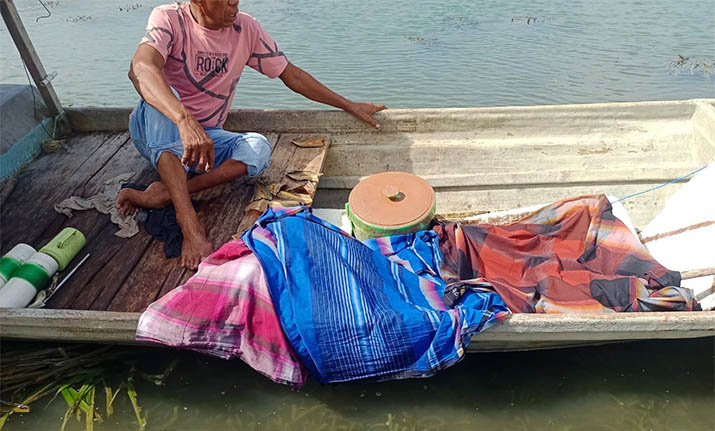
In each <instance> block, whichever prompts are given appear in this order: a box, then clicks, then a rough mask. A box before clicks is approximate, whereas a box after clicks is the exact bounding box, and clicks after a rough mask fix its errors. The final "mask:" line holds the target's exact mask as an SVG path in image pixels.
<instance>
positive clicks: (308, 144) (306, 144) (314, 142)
mask: <svg viewBox="0 0 715 431" xmlns="http://www.w3.org/2000/svg"><path fill="white" fill-rule="evenodd" d="M290 142H291V143H292V144H293V145H296V146H298V147H300V148H320V147H322V146H323V145H325V141H323V139H322V138H321V139H308V140H305V141H298V140H293V141H290Z"/></svg>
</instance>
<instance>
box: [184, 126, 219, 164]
mask: <svg viewBox="0 0 715 431" xmlns="http://www.w3.org/2000/svg"><path fill="white" fill-rule="evenodd" d="M178 127H179V135H180V136H181V142H182V143H183V144H184V157H182V158H181V164H182V165H185V166H188V167H189V168H193V167H194V166H196V172H202V171H206V172H209V171H211V169H213V166H214V142H213V140H211V138H209V135H207V134H206V131H205V130H204V128H203V127H201V125H200V124H199V122H198V121H196V119H195V118H194V117H193V116H191V115H189V116H188V117H186V119H184V120H182V121H179V123H178ZM197 163H198V165H197Z"/></svg>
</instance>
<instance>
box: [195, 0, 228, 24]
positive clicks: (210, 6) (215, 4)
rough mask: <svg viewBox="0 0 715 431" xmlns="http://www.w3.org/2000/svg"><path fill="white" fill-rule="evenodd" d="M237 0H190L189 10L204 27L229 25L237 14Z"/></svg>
mask: <svg viewBox="0 0 715 431" xmlns="http://www.w3.org/2000/svg"><path fill="white" fill-rule="evenodd" d="M238 2H239V0H191V6H192V8H191V11H192V12H193V13H194V15H195V16H194V17H195V18H196V20H197V21H198V22H199V24H201V25H202V26H204V27H207V28H210V29H219V28H224V27H231V26H232V25H233V22H234V20H235V19H236V15H237V14H238ZM196 15H200V17H199V16H196Z"/></svg>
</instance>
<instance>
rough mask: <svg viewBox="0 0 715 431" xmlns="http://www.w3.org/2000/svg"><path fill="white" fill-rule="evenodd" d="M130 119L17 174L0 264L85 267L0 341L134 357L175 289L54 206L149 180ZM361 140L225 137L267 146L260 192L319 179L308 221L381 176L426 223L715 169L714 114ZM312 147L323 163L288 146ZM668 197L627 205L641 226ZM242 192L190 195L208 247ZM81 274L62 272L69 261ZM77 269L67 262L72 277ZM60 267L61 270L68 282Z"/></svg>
mask: <svg viewBox="0 0 715 431" xmlns="http://www.w3.org/2000/svg"><path fill="white" fill-rule="evenodd" d="M129 112H130V110H129V109H114V108H81V109H76V108H75V109H68V110H67V111H66V113H67V116H68V119H69V121H70V123H71V125H72V129H73V131H74V135H73V136H72V137H71V138H69V139H68V140H67V142H66V147H65V149H63V150H62V151H60V152H57V153H52V154H45V155H43V156H41V157H40V158H38V159H37V160H35V161H34V162H32V163H31V164H30V165H29V166H28V167H27V168H25V169H24V170H23V171H22V172H21V173H20V174H18V175H17V184H16V186H15V188H14V191H13V192H12V193H11V194H10V195H9V197H8V198H7V200H6V201H5V204H4V205H3V207H2V210H1V216H2V219H1V223H2V230H3V244H2V251H3V252H5V251H7V249H9V248H10V247H11V246H12V245H13V244H15V243H17V242H26V243H30V244H35V245H39V244H42V243H44V242H45V241H46V240H48V239H49V238H51V237H52V236H53V235H54V234H56V233H57V232H59V230H60V229H61V228H62V227H64V226H74V227H77V228H79V229H80V230H81V231H83V232H84V233H85V235H86V236H87V240H88V245H87V247H86V250H85V251H83V252H82V255H83V254H85V253H90V254H91V257H90V259H89V260H87V262H86V263H85V264H84V265H83V266H82V267H80V268H79V269H78V271H77V272H76V273H75V274H74V275H73V277H72V278H71V279H70V280H69V281H68V283H67V284H66V285H65V286H63V287H62V289H61V290H60V291H58V293H57V294H56V295H55V296H54V297H53V298H52V300H51V301H50V302H49V304H48V307H47V308H44V309H1V310H0V337H5V338H18V339H34V340H62V341H82V342H102V343H135V340H134V332H135V329H136V324H137V319H138V317H139V313H140V312H141V311H142V310H144V309H145V307H146V306H147V305H148V304H149V303H151V302H152V301H154V300H156V299H157V298H158V297H160V296H161V295H163V294H164V293H166V292H168V291H169V290H171V289H173V288H174V287H176V286H178V285H179V284H181V283H182V282H183V281H184V280H186V279H187V278H188V277H189V276H190V275H191V273H190V272H188V271H184V270H183V269H182V268H181V267H180V265H179V264H178V262H177V259H173V260H166V259H165V258H164V256H163V252H162V245H161V243H158V242H156V241H154V240H153V239H152V238H151V237H150V236H149V235H147V234H146V233H144V232H141V233H139V234H137V235H136V236H135V237H132V238H130V239H121V238H117V237H115V236H114V235H113V234H114V232H115V231H116V227H115V226H114V225H112V224H111V223H110V222H109V217H108V216H105V215H100V214H98V213H96V212H94V211H86V212H81V213H77V214H76V215H75V216H74V217H72V218H71V219H67V218H66V217H65V216H62V215H59V214H57V213H56V212H55V211H54V210H53V204H55V203H56V202H58V201H60V200H62V199H65V198H67V197H69V196H71V195H82V196H90V195H92V194H95V193H97V192H99V191H100V190H101V188H102V184H103V182H104V181H106V180H107V179H110V178H113V177H115V176H117V175H119V174H122V173H126V172H134V173H135V176H134V180H135V181H136V182H143V183H148V182H150V181H153V180H154V179H156V178H157V177H156V174H155V173H154V172H153V170H152V169H151V167H150V166H149V164H148V163H147V162H145V161H144V160H143V159H142V158H141V157H140V156H139V154H138V153H137V152H136V150H135V149H134V147H133V145H132V143H131V140H130V139H129V137H128V133H127V118H128V115H129ZM378 117H379V120H380V123H381V126H382V127H381V129H380V130H379V131H378V130H373V129H371V128H369V127H367V126H365V125H363V124H361V123H359V122H357V121H356V120H354V119H353V118H352V117H350V116H349V115H347V114H345V113H342V112H336V111H255V110H251V111H246V110H243V111H233V112H231V114H230V115H229V118H228V121H227V123H226V128H227V129H229V130H242V131H248V130H251V131H257V132H261V133H264V134H265V135H266V136H268V137H269V139H270V141H271V142H272V143H273V144H274V150H273V159H272V165H271V168H270V169H269V170H268V171H266V172H265V173H264V174H263V175H262V176H261V178H260V181H262V182H264V183H266V184H270V183H275V182H281V181H283V180H284V178H285V173H286V172H287V171H290V170H294V169H297V170H321V169H322V170H323V172H324V175H323V176H322V177H321V179H320V182H319V185H318V189H317V194H316V195H315V199H314V206H315V207H319V208H342V207H343V205H344V203H345V201H346V199H347V195H348V193H349V190H350V189H351V188H352V187H353V186H354V185H355V184H356V183H357V182H358V181H359V180H360V178H362V177H364V176H367V175H370V174H373V173H377V172H382V171H387V170H394V171H405V172H412V173H415V174H417V175H420V176H422V177H423V178H425V179H427V180H428V181H429V182H430V183H431V184H432V186H433V187H434V188H435V191H436V194H437V205H438V207H437V212H438V213H440V214H442V215H448V216H449V217H452V218H461V217H465V216H468V215H473V214H479V213H484V212H491V211H498V210H507V209H511V208H518V207H525V206H529V205H534V204H540V203H547V202H552V201H556V200H558V199H561V198H565V197H569V196H575V195H581V194H591V193H601V192H602V193H607V194H609V195H613V196H619V197H620V196H625V195H628V194H631V193H634V192H638V191H641V190H644V189H647V188H649V187H652V186H655V185H658V184H662V183H665V182H667V181H669V180H672V179H674V178H677V177H680V176H681V175H683V174H684V173H687V172H691V171H693V170H695V169H697V168H699V167H701V166H703V165H704V164H705V163H707V162H708V161H711V160H713V157H715V99H707V100H705V99H698V100H686V101H665V102H639V103H607V104H588V105H564V106H535V107H504V108H467V109H461V108H460V109H417V110H388V111H385V112H383V113H380V114H379V115H378ZM309 138H322V139H324V141H325V142H326V145H325V146H324V147H322V148H298V147H296V146H295V145H292V144H291V141H293V140H295V139H309ZM680 186H681V185H680V184H674V185H671V186H668V187H664V188H660V189H658V190H655V191H653V192H650V193H646V194H644V195H641V196H638V197H636V198H633V199H630V200H627V201H625V206H626V208H627V209H628V211H629V214H630V216H631V218H632V220H633V222H634V224H635V225H636V227H643V226H645V224H646V223H647V222H648V221H649V220H650V219H651V218H652V217H653V216H654V215H655V214H656V213H657V212H658V211H659V210H660V209H661V208H662V206H663V205H664V203H665V200H666V198H667V197H668V195H670V194H672V193H673V192H674V191H675V190H677V189H678V187H680ZM253 195H254V186H253V185H252V184H251V183H240V182H237V183H235V184H230V185H226V186H224V187H220V188H217V189H216V190H211V191H207V192H204V193H202V194H200V195H198V196H197V199H198V200H199V201H200V203H201V209H200V217H201V218H202V219H203V220H204V221H205V223H206V225H207V229H208V235H209V238H210V239H211V240H212V241H213V242H214V243H215V244H216V245H218V244H221V243H223V242H225V241H227V240H228V239H230V237H231V235H232V234H235V233H236V232H237V231H240V230H241V229H242V228H245V227H246V226H248V225H249V224H250V223H251V222H252V220H253V219H254V218H255V214H253V213H251V212H250V211H249V212H246V207H247V206H248V205H249V204H250V202H251V201H252V200H253ZM79 260H80V259H75V261H79ZM74 264H75V265H76V262H75V263H74ZM71 269H72V268H71V267H70V268H69V269H68V270H71ZM713 335H715V312H712V311H709V312H687V313H685V312H672V313H609V314H564V315H534V314H517V315H514V316H512V317H510V318H509V319H507V320H506V321H505V322H503V323H501V324H500V325H497V326H496V327H494V328H491V329H489V330H487V331H485V332H483V333H481V334H478V335H476V336H475V337H474V338H473V340H472V343H471V345H470V350H472V351H505V350H529V349H541V348H555V347H568V346H580V345H591V344H602V343H610V342H622V341H630V340H639V339H655V338H662V339H666V338H692V337H711V336H713Z"/></svg>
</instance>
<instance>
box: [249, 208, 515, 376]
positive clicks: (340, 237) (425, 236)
mask: <svg viewBox="0 0 715 431" xmlns="http://www.w3.org/2000/svg"><path fill="white" fill-rule="evenodd" d="M242 239H243V240H244V241H245V243H246V244H247V245H248V247H249V248H251V249H252V250H253V252H254V253H255V254H256V256H257V257H258V260H259V261H260V262H261V265H262V267H263V269H264V272H265V274H266V281H267V284H268V288H269V291H270V294H271V297H272V300H273V304H274V307H275V309H276V314H277V315H278V319H279V320H280V322H281V326H282V328H283V331H284V332H285V335H286V337H287V339H288V341H289V342H290V344H291V345H292V347H293V349H294V350H295V352H296V354H297V355H298V357H299V358H300V360H301V362H302V363H303V365H305V367H306V368H307V369H308V370H310V372H311V373H312V374H313V376H314V377H315V379H316V380H318V381H320V382H323V383H329V382H342V381H349V380H356V379H364V378H379V379H390V378H406V377H426V376H430V375H432V374H434V373H435V372H436V371H438V370H440V369H442V368H446V367H448V366H450V365H452V364H454V363H456V362H457V361H459V360H460V359H461V358H462V357H463V355H464V350H465V348H466V347H467V345H468V344H469V340H470V337H471V336H472V335H473V334H474V333H476V332H479V331H481V330H483V329H486V328H488V327H490V326H492V325H493V324H495V323H496V322H497V321H498V320H500V319H501V318H503V317H506V315H507V314H508V310H507V308H506V305H505V304H504V302H503V301H502V300H501V298H500V297H499V296H498V295H496V294H495V293H493V292H486V291H481V292H480V291H471V292H469V293H467V294H465V295H464V297H463V298H462V300H461V301H460V302H459V303H458V304H457V305H456V306H455V307H454V308H448V307H447V306H446V305H445V304H444V302H443V301H442V300H441V295H442V294H443V293H444V283H443V282H442V280H441V279H440V277H439V274H438V272H437V271H438V270H439V267H440V263H441V256H440V253H439V245H438V240H439V238H438V237H437V235H436V234H435V233H434V232H431V231H422V232H418V233H417V234H409V235H402V236H396V237H389V238H387V239H386V238H382V239H379V240H370V241H367V242H366V243H362V242H360V241H358V240H355V239H353V238H351V237H349V236H347V235H346V234H345V233H344V232H342V231H341V230H340V229H339V228H337V227H335V226H333V225H332V224H330V223H328V222H326V221H323V220H321V219H319V218H318V217H315V216H314V215H313V214H312V211H311V210H310V208H301V207H298V208H284V209H269V210H268V211H266V212H265V213H264V214H263V215H262V216H261V217H260V218H259V219H258V221H257V222H256V224H255V225H254V226H253V227H252V228H251V229H249V230H247V231H246V232H245V233H244V234H243V236H242ZM418 274H419V275H418ZM420 275H421V276H420Z"/></svg>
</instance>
